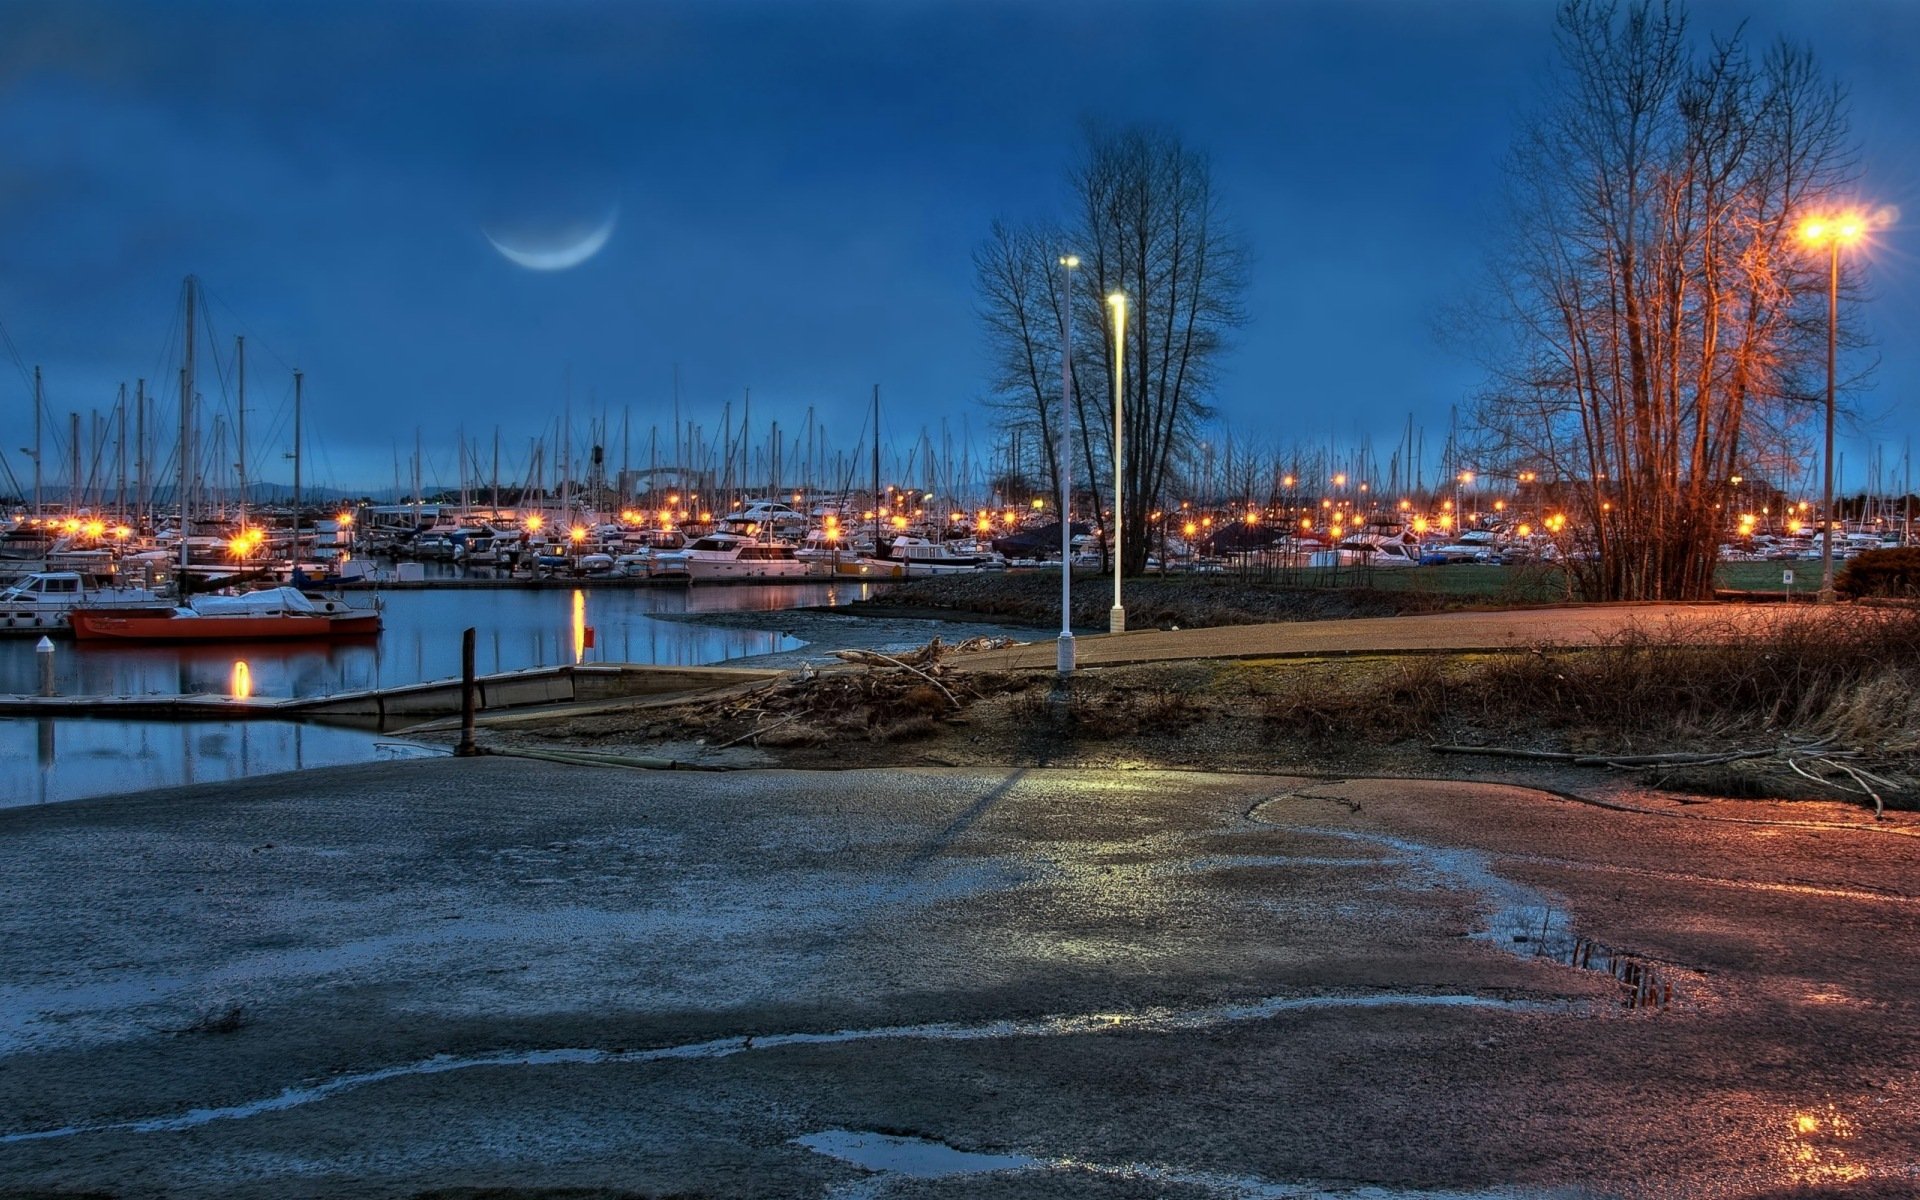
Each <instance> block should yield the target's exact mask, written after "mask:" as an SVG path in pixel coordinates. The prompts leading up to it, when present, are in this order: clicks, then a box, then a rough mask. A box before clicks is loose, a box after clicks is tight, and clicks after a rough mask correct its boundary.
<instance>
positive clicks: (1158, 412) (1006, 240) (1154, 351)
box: [974, 126, 1247, 572]
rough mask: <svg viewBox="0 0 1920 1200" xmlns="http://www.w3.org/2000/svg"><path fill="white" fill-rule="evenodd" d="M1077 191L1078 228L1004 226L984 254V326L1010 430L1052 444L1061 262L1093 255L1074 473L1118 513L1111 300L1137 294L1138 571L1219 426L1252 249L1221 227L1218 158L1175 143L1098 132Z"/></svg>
mask: <svg viewBox="0 0 1920 1200" xmlns="http://www.w3.org/2000/svg"><path fill="white" fill-rule="evenodd" d="M1068 182H1069V185H1070V189H1071V194H1072V201H1073V216H1072V220H1071V221H1070V222H1069V223H1068V224H1066V225H1064V226H1063V227H1061V228H1060V229H1058V230H1051V229H1037V230H1026V231H1014V230H1009V229H1007V228H1006V227H1004V226H1001V225H998V224H996V225H995V227H994V229H993V231H992V233H991V235H990V236H989V238H988V240H987V241H986V243H985V244H983V245H982V246H981V247H980V249H979V251H978V252H977V253H976V254H975V258H974V264H975V271H976V275H977V277H978V284H979V289H980V310H981V317H982V321H983V323H984V324H985V326H986V330H987V335H988V340H989V343H990V345H991V346H992V348H993V350H994V359H995V363H996V371H997V374H996V379H995V395H996V396H997V397H998V398H999V399H1000V401H1001V404H1002V408H1003V412H1004V413H1005V414H1006V417H1007V419H1009V420H1013V421H1018V422H1022V423H1025V424H1028V425H1030V426H1031V427H1033V428H1035V429H1041V430H1049V431H1052V430H1053V426H1054V425H1056V424H1057V417H1056V415H1055V414H1056V413H1057V411H1058V404H1059V399H1058V397H1059V382H1058V381H1059V377H1060V348H1059V347H1060V328H1061V310H1060V305H1061V304H1062V303H1063V302H1066V301H1067V299H1068V298H1066V297H1065V296H1063V293H1062V289H1063V280H1064V279H1065V278H1066V276H1064V275H1063V273H1062V272H1060V271H1059V269H1058V267H1057V264H1058V261H1059V258H1060V256H1061V255H1063V254H1068V253H1071V254H1076V255H1078V256H1079V258H1080V262H1081V265H1080V268H1079V270H1077V271H1075V272H1073V274H1072V276H1071V278H1072V279H1073V283H1074V294H1073V295H1072V297H1071V298H1070V299H1071V303H1073V304H1074V306H1075V308H1074V325H1075V327H1076V335H1075V342H1076V345H1075V347H1074V363H1073V378H1074V381H1075V386H1074V389H1073V390H1074V394H1075V399H1076V403H1075V406H1074V415H1073V419H1074V423H1075V424H1076V426H1077V429H1076V433H1077V434H1078V435H1079V437H1078V449H1079V454H1078V455H1076V459H1077V462H1078V465H1077V466H1076V468H1075V474H1076V475H1077V476H1079V477H1080V478H1082V479H1086V480H1090V481H1094V482H1093V483H1092V484H1091V486H1090V487H1089V489H1088V490H1089V494H1090V495H1091V496H1092V497H1093V498H1094V503H1095V505H1096V507H1104V505H1103V504H1102V500H1101V497H1102V494H1103V493H1105V492H1107V491H1109V490H1110V481H1111V479H1112V476H1113V470H1112V465H1111V464H1112V453H1111V447H1112V445H1113V441H1112V437H1113V404H1112V395H1113V383H1112V380H1113V362H1114V344H1113V338H1114V328H1113V323H1112V321H1111V319H1110V316H1109V311H1110V310H1109V308H1108V305H1107V297H1108V295H1109V294H1110V293H1113V292H1116V291H1117V292H1124V293H1125V294H1126V296H1127V305H1128V309H1127V311H1128V328H1127V330H1126V334H1125V346H1124V349H1125V354H1126V363H1125V368H1124V383H1125V395H1124V397H1123V401H1124V403H1123V405H1122V412H1123V420H1124V427H1123V429H1122V435H1123V436H1122V442H1121V449H1122V454H1123V463H1122V470H1121V485H1120V486H1121V501H1122V507H1123V514H1122V515H1123V521H1122V527H1123V533H1124V536H1123V542H1122V546H1121V552H1122V555H1123V558H1122V561H1123V563H1124V566H1125V568H1126V569H1127V570H1128V571H1135V572H1137V571H1140V570H1142V569H1143V568H1144V567H1145V565H1146V559H1147V553H1148V543H1149V531H1148V529H1147V522H1146V521H1145V520H1144V519H1141V520H1136V519H1134V518H1135V517H1140V518H1144V516H1145V514H1146V513H1148V512H1149V511H1151V510H1154V509H1157V508H1160V507H1162V506H1163V505H1162V502H1163V500H1164V499H1165V496H1166V493H1167V487H1168V485H1169V484H1170V482H1171V471H1172V469H1173V467H1174V465H1175V463H1176V462H1177V460H1178V457H1179V451H1180V450H1181V448H1182V447H1183V446H1184V444H1185V443H1186V441H1187V440H1189V439H1190V438H1191V437H1192V435H1193V431H1194V429H1195V427H1196V423H1197V422H1198V421H1200V420H1201V419H1203V418H1204V417H1205V416H1206V415H1207V413H1208V408H1207V405H1206V397H1207V395H1208V393H1209V392H1210V390H1211V388H1212V386H1213V382H1214V370H1215V366H1216V364H1217V361H1218V359H1219V355H1220V352H1221V351H1222V349H1224V347H1225V345H1226V334H1227V332H1228V330H1230V329H1231V328H1233V327H1234V326H1235V325H1237V324H1238V323H1239V322H1240V321H1241V319H1242V313H1241V308H1240V297H1241V294H1242V292H1243V291H1244V290H1245V286H1246V265H1247V252H1246V249H1245V245H1244V243H1243V242H1242V240H1241V239H1240V238H1239V237H1238V236H1237V235H1236V234H1235V233H1234V232H1233V231H1231V230H1230V229H1228V228H1227V225H1226V222H1225V220H1224V218H1223V217H1222V216H1221V214H1220V211H1219V206H1218V202H1217V200H1216V198H1215V196H1214V192H1213V181H1212V170H1211V167H1210V166H1209V165H1208V162H1207V160H1206V158H1205V156H1204V155H1202V154H1200V153H1199V152H1197V151H1195V150H1192V149H1190V148H1189V147H1187V146H1186V145H1184V144H1183V143H1182V142H1181V141H1180V140H1179V139H1178V138H1177V137H1175V136H1173V135H1172V134H1168V133H1163V132H1158V131H1152V130H1145V129H1138V128H1127V129H1119V130H1109V129H1103V128H1099V127H1092V126H1090V127H1089V129H1088V132H1087V140H1086V145H1085V148H1084V150H1083V153H1082V156H1081V159H1080V162H1079V163H1078V165H1077V166H1076V167H1075V168H1074V170H1073V171H1072V173H1071V175H1070V176H1069V180H1068ZM1080 331H1084V332H1080ZM1055 432H1057V431H1053V432H1047V433H1043V437H1046V438H1049V439H1050V438H1051V437H1053V436H1054V433H1055ZM1051 459H1052V456H1051V454H1049V455H1048V460H1049V467H1048V469H1049V470H1051ZM1056 482H1057V481H1056ZM1056 490H1057V489H1056Z"/></svg>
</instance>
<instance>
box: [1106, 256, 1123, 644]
mask: <svg viewBox="0 0 1920 1200" xmlns="http://www.w3.org/2000/svg"><path fill="white" fill-rule="evenodd" d="M1107 304H1108V306H1109V307H1111V308H1112V309H1113V611H1111V612H1109V613H1108V614H1107V632H1108V633H1125V632H1126V631H1127V609H1126V606H1125V605H1124V604H1122V603H1121V602H1120V560H1121V559H1122V558H1123V557H1124V556H1125V540H1124V539H1123V538H1122V537H1121V536H1120V531H1121V529H1122V528H1123V526H1122V525H1121V523H1120V485H1121V471H1120V429H1121V425H1120V417H1121V411H1120V398H1121V397H1122V396H1123V395H1125V394H1126V386H1125V384H1126V361H1127V294H1126V293H1125V292H1115V293H1113V294H1112V295H1111V296H1108V297H1107Z"/></svg>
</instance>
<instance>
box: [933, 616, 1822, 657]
mask: <svg viewBox="0 0 1920 1200" xmlns="http://www.w3.org/2000/svg"><path fill="white" fill-rule="evenodd" d="M1782 611H1783V610H1782V609H1780V608H1778V607H1773V606H1757V605H1752V604H1595V605H1584V604H1569V605H1556V606H1554V607H1551V608H1524V609H1499V610H1495V611H1488V612H1442V613H1418V614H1412V615H1407V616H1396V617H1355V618H1351V619H1347V620H1338V621H1280V622H1274V623H1270V624H1266V625H1222V626H1212V627H1208V628H1205V629H1141V630H1134V631H1132V632H1128V633H1122V634H1104V633H1103V634H1094V635H1091V636H1087V635H1081V636H1076V637H1075V638H1074V642H1075V648H1076V655H1077V659H1078V663H1079V665H1080V666H1083V667H1104V666H1124V665H1127V664H1132V663H1146V662H1163V661H1168V660H1173V659H1189V658H1243V659H1244V658H1306V657H1317V656H1320V655H1328V654H1395V653H1398V654H1419V653H1463V654H1465V653H1473V652H1475V651H1482V650H1512V649H1515V648H1517V647H1521V646H1539V645H1547V644H1556V645H1563V646H1575V645H1590V644H1592V643H1594V642H1598V641H1602V640H1604V639H1608V638H1616V637H1619V636H1620V635H1621V634H1623V633H1625V632H1626V631H1627V630H1628V629H1631V628H1638V629H1640V630H1644V631H1646V632H1648V633H1650V634H1652V635H1654V636H1656V637H1658V636H1661V635H1664V634H1669V633H1672V634H1689V635H1692V636H1699V635H1700V634H1701V633H1703V632H1708V631H1717V632H1723V633H1725V635H1726V636H1728V637H1737V636H1739V632H1740V630H1741V629H1743V628H1746V627H1749V626H1751V625H1754V624H1758V623H1764V622H1767V621H1772V620H1776V619H1778V618H1779V616H1780V614H1781V613H1782ZM1810 611H1812V610H1811V606H1801V607H1799V608H1797V609H1796V610H1795V612H1796V613H1797V614H1800V615H1804V614H1806V613H1808V612H1810ZM1855 611H1860V610H1855V609H1852V608H1849V607H1846V606H1842V607H1840V608H1837V609H1834V610H1832V616H1833V617H1835V618H1837V619H1842V620H1844V619H1845V618H1846V615H1847V614H1849V613H1852V612H1855ZM1055 654H1056V651H1055V639H1053V638H1051V637H1045V638H1041V639H1040V640H1037V641H1033V642H1031V644H1029V645H1025V646H1016V647H1013V648H1010V649H1007V650H992V651H987V652H985V653H981V654H974V655H969V656H967V657H966V658H965V659H964V660H956V661H957V662H958V663H959V665H962V666H965V667H967V668H969V669H973V670H982V671H1004V670H1018V669H1033V668H1051V667H1052V666H1054V664H1055Z"/></svg>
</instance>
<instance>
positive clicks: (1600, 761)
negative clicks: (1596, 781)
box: [1427, 745, 1779, 770]
mask: <svg viewBox="0 0 1920 1200" xmlns="http://www.w3.org/2000/svg"><path fill="white" fill-rule="evenodd" d="M1427 748H1428V749H1429V750H1432V751H1433V752H1434V753H1436V754H1486V755H1491V756H1493V757H1497V758H1531V759H1536V760H1541V761H1546V762H1564V763H1572V764H1573V765H1574V766H1576V767H1619V768H1621V769H1622V770H1629V769H1633V768H1638V767H1706V766H1716V765H1718V764H1720V763H1729V762H1738V761H1740V760H1741V759H1745V758H1768V757H1770V756H1772V755H1775V754H1778V753H1779V751H1778V750H1772V749H1768V750H1733V751H1724V752H1721V753H1717V754H1691V753H1686V752H1680V753H1673V754H1574V753H1571V752H1569V751H1565V750H1527V749H1523V748H1521V747H1518V746H1457V745H1437V746H1429V747H1427Z"/></svg>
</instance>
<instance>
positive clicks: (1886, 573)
mask: <svg viewBox="0 0 1920 1200" xmlns="http://www.w3.org/2000/svg"><path fill="white" fill-rule="evenodd" d="M1833 589H1834V591H1836V592H1839V593H1840V594H1841V595H1842V596H1851V597H1855V598H1858V597H1861V596H1916V595H1920V546H1902V547H1900V548H1899V549H1896V550H1863V551H1861V552H1860V553H1859V554H1856V555H1854V556H1853V557H1852V558H1851V559H1848V560H1847V565H1846V566H1845V567H1844V568H1842V569H1841V571H1840V574H1839V575H1837V576H1835V578H1834V581H1833Z"/></svg>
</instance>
